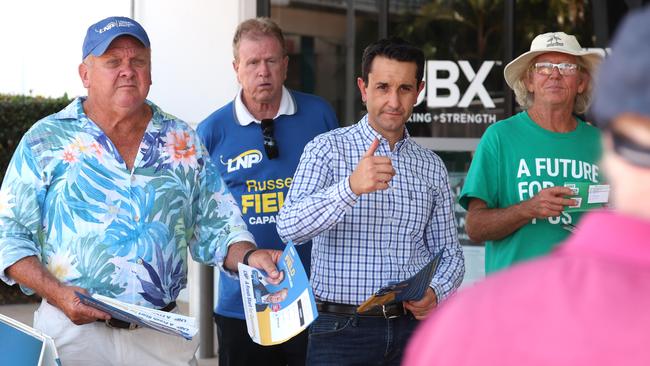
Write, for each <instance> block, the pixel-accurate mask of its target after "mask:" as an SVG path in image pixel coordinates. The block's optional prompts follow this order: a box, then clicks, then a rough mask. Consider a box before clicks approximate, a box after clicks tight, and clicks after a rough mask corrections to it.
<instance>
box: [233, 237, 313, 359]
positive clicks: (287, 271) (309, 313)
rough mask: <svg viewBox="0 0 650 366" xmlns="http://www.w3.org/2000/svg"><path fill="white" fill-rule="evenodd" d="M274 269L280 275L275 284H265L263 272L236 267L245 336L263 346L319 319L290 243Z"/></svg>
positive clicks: (244, 266)
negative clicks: (244, 321) (280, 279)
mask: <svg viewBox="0 0 650 366" xmlns="http://www.w3.org/2000/svg"><path fill="white" fill-rule="evenodd" d="M277 266H278V270H279V271H281V272H282V273H283V279H282V282H280V283H279V284H277V285H273V284H271V283H268V282H267V281H266V273H264V271H261V270H258V269H256V268H253V267H250V266H247V265H245V264H243V263H239V267H238V270H239V283H240V285H241V292H242V300H243V302H244V313H245V314H246V326H247V328H248V334H249V335H250V337H251V339H252V340H253V341H254V342H255V343H257V344H261V345H263V346H269V345H273V344H279V343H283V342H286V341H288V340H289V339H291V338H292V337H293V336H295V335H297V334H298V333H300V332H302V331H303V330H304V329H305V328H307V327H308V326H309V324H311V323H312V322H313V321H314V320H315V319H316V318H317V317H318V311H317V310H316V301H315V300H314V293H313V291H312V289H311V286H310V284H309V279H308V278H307V273H306V272H305V268H304V267H303V265H302V262H301V261H300V258H299V257H298V252H296V248H295V247H294V245H293V244H292V243H289V244H287V247H286V249H285V250H284V252H283V253H282V258H281V259H280V261H279V263H278V264H277Z"/></svg>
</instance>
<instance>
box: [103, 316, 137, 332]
mask: <svg viewBox="0 0 650 366" xmlns="http://www.w3.org/2000/svg"><path fill="white" fill-rule="evenodd" d="M111 320H113V318H111V319H106V320H104V323H105V324H106V326H107V327H109V328H111V329H126V330H134V329H137V328H138V325H137V324H135V323H129V327H128V328H119V327H114V326H113V324H111Z"/></svg>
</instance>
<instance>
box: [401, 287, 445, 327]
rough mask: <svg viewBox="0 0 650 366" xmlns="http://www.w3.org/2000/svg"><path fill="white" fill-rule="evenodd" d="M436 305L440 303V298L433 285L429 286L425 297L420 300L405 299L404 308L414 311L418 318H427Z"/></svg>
mask: <svg viewBox="0 0 650 366" xmlns="http://www.w3.org/2000/svg"><path fill="white" fill-rule="evenodd" d="M436 305H438V298H437V297H436V293H435V292H433V289H432V288H431V287H428V288H427V290H426V291H425V292H424V297H423V298H421V299H420V300H413V301H404V308H405V309H406V310H408V311H410V312H411V313H413V316H414V317H415V319H418V320H422V319H424V318H426V317H427V315H428V314H429V312H431V310H432V309H433V308H435V307H436Z"/></svg>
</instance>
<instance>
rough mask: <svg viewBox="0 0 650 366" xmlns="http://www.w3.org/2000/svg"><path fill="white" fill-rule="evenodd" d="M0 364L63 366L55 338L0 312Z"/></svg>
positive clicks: (14, 365)
mask: <svg viewBox="0 0 650 366" xmlns="http://www.w3.org/2000/svg"><path fill="white" fill-rule="evenodd" d="M0 355H1V356H0V364H2V365H12V366H23V365H24V366H27V365H29V366H36V365H38V366H61V360H59V354H58V352H57V351H56V346H55V345H54V340H52V338H51V337H49V336H48V335H46V334H45V333H43V332H41V331H39V330H37V329H34V328H32V327H30V326H28V325H26V324H23V323H21V322H19V321H17V320H15V319H12V318H10V317H8V316H5V315H2V314H0Z"/></svg>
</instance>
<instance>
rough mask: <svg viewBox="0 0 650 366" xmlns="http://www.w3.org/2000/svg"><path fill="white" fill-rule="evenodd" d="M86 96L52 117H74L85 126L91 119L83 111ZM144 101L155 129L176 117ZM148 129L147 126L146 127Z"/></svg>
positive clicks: (77, 99)
mask: <svg viewBox="0 0 650 366" xmlns="http://www.w3.org/2000/svg"><path fill="white" fill-rule="evenodd" d="M86 99H87V97H78V98H76V99H75V100H73V101H72V102H71V103H70V104H68V106H67V107H65V108H64V109H62V110H61V111H59V112H57V113H55V114H54V119H75V120H79V121H81V123H82V126H84V127H86V126H87V125H88V124H89V123H90V122H91V121H90V119H89V118H88V116H87V115H86V112H84V108H83V102H84V101H85V100H86ZM144 102H145V103H147V105H148V106H149V107H150V108H151V112H152V116H151V123H150V125H151V126H152V127H153V128H154V129H156V130H160V129H161V128H162V126H163V123H164V122H165V121H167V120H174V119H176V117H174V116H172V115H170V114H168V113H166V112H163V111H162V110H161V109H160V108H159V107H158V106H157V105H155V104H154V103H153V102H151V101H149V100H145V101H144ZM93 125H94V123H93ZM147 129H148V130H149V127H147Z"/></svg>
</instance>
